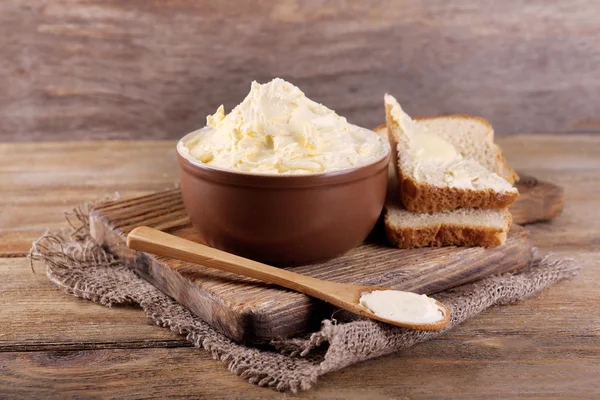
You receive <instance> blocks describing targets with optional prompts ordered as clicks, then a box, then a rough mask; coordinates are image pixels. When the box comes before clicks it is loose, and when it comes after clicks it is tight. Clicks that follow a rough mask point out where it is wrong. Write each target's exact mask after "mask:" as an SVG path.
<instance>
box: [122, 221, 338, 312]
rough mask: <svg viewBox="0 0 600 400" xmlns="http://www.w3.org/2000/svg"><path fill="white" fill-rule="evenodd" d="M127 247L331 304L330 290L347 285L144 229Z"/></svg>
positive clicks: (137, 231) (129, 238)
mask: <svg viewBox="0 0 600 400" xmlns="http://www.w3.org/2000/svg"><path fill="white" fill-rule="evenodd" d="M127 247H129V248H132V249H134V250H140V251H144V252H147V253H152V254H156V255H159V256H164V257H169V258H174V259H177V260H182V261H189V262H192V263H195V264H201V265H205V266H207V267H211V268H215V269H219V270H222V271H227V272H233V273H236V274H239V275H244V276H248V277H250V278H255V279H258V280H261V281H263V282H268V283H274V284H276V285H279V286H283V287H286V288H288V289H292V290H295V291H297V292H301V293H305V294H307V295H309V296H312V297H316V298H319V299H321V300H325V301H331V299H330V296H329V293H331V292H332V291H334V292H337V291H338V290H344V289H345V288H346V286H348V285H344V284H340V283H336V282H330V281H323V280H320V279H316V278H311V277H310V276H306V275H301V274H297V273H294V272H291V271H287V270H285V269H281V268H275V267H272V266H270V265H266V264H262V263H259V262H257V261H253V260H249V259H247V258H244V257H240V256H236V255H234V254H231V253H227V252H225V251H222V250H218V249H214V248H212V247H208V246H205V245H203V244H200V243H196V242H192V241H190V240H187V239H183V238H180V237H177V236H174V235H170V234H168V233H164V232H161V231H159V230H157V229H153V228H150V227H147V226H141V227H138V228H135V229H134V230H132V231H131V232H130V233H129V235H127ZM336 289H337V290H336Z"/></svg>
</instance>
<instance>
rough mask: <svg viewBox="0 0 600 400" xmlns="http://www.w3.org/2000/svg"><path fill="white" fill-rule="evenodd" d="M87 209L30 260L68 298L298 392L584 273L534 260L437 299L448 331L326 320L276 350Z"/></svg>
mask: <svg viewBox="0 0 600 400" xmlns="http://www.w3.org/2000/svg"><path fill="white" fill-rule="evenodd" d="M89 207H90V205H83V206H80V207H77V208H76V209H75V210H74V212H73V213H71V214H67V221H68V222H69V225H70V227H69V228H68V229H65V230H63V231H60V232H47V233H46V234H44V235H43V236H42V237H40V238H39V239H38V240H37V241H35V242H34V243H33V247H32V249H31V251H30V256H31V259H32V260H41V261H42V262H43V263H44V264H45V266H46V275H47V276H48V278H49V279H50V280H51V281H52V282H54V283H55V284H56V285H58V286H60V287H61V288H63V289H64V290H65V291H66V292H67V293H71V294H72V295H74V296H76V297H80V298H83V299H87V300H91V301H93V302H96V303H99V304H102V305H105V306H112V305H117V304H137V305H139V306H140V307H141V308H142V309H143V310H144V312H145V313H146V316H147V317H148V318H149V319H150V320H152V321H153V322H154V323H155V324H157V325H159V326H163V327H168V328H170V329H171V330H172V331H174V332H177V333H178V334H181V335H186V338H187V340H188V341H190V342H191V343H192V344H193V345H194V346H196V347H201V348H204V349H205V350H208V351H210V352H211V353H212V356H213V357H214V358H215V359H218V360H220V361H222V362H224V363H226V364H227V367H228V368H229V369H230V370H231V371H232V372H233V373H235V374H236V375H239V376H241V377H243V378H246V379H248V380H249V381H250V382H252V383H255V384H257V385H260V386H269V387H273V388H276V389H277V390H279V391H292V392H294V393H296V392H298V391H299V390H308V389H310V388H311V387H312V385H313V384H314V383H315V382H316V381H317V378H318V377H319V376H321V375H323V374H325V373H328V372H332V371H337V370H339V369H341V368H344V367H346V366H348V365H351V364H355V363H358V362H360V361H364V360H368V359H371V358H375V357H379V356H383V355H386V354H390V353H394V352H398V351H400V350H403V349H406V348H409V347H411V346H413V345H415V344H417V343H420V342H423V341H425V340H429V339H432V338H435V337H437V336H439V335H441V334H443V333H444V332H446V331H448V330H449V329H452V327H454V326H456V325H457V324H459V323H461V322H463V321H465V320H466V319H468V318H470V317H473V316H475V315H477V314H479V313H481V312H482V311H484V310H486V309H487V308H489V307H491V306H495V305H504V304H509V303H513V302H516V301H519V300H521V299H523V298H525V297H528V296H531V295H532V294H534V293H536V292H538V291H540V290H542V289H544V288H546V287H548V286H550V285H552V284H553V283H555V282H557V281H559V280H562V279H565V278H570V277H572V276H574V275H576V274H577V271H578V269H579V268H580V266H579V264H578V263H577V262H576V261H575V260H573V259H562V258H558V257H556V256H553V255H548V256H546V257H544V258H540V257H539V256H538V255H537V254H534V255H533V256H534V257H533V261H532V262H531V263H530V264H529V265H528V266H527V267H525V268H524V269H522V270H520V271H519V272H518V273H507V274H502V275H499V276H492V277H489V278H486V279H483V280H481V281H479V282H475V283H471V284H467V285H463V286H461V287H458V288H456V289H452V290H449V291H445V292H442V293H439V294H438V295H437V296H436V297H437V298H438V299H439V300H441V301H442V302H444V303H445V304H446V305H448V306H449V307H450V309H451V310H452V319H451V321H450V323H449V324H448V326H447V327H446V328H445V329H443V330H442V331H437V332H424V331H413V330H408V329H403V328H397V327H392V326H389V325H386V324H381V323H378V322H375V321H372V320H368V319H358V320H354V321H351V322H347V323H340V324H337V323H335V321H333V320H324V321H323V323H322V327H321V329H320V330H319V331H318V332H315V333H313V334H311V335H307V336H306V337H301V338H287V339H280V340H274V341H272V342H271V348H272V350H259V349H255V348H251V347H247V346H244V345H240V344H238V343H235V342H234V341H232V340H230V339H229V338H227V337H225V336H224V335H222V334H221V333H219V332H217V331H215V330H214V329H213V328H212V327H211V326H209V325H208V324H206V323H205V322H204V321H202V320H201V319H200V318H198V317H196V316H194V315H192V314H191V313H190V312H189V311H188V310H187V309H186V308H185V307H183V306H181V305H180V304H178V303H176V302H175V301H174V300H172V299H171V298H170V297H168V296H166V295H165V294H163V293H162V292H160V291H159V290H158V289H156V288H155V287H154V286H152V285H151V284H149V283H148V282H146V281H145V280H143V279H142V278H140V277H138V276H137V275H135V273H133V272H132V271H131V270H130V269H128V268H127V267H125V266H124V265H123V264H121V263H120V262H119V260H118V259H117V258H116V257H115V256H113V255H112V254H111V253H109V252H107V251H106V250H105V249H104V248H102V247H101V246H100V245H98V243H96V242H95V241H94V239H93V238H92V237H91V236H90V233H89V225H88V224H89V223H88V211H89ZM322 344H328V347H326V348H324V347H322V346H321V345H322Z"/></svg>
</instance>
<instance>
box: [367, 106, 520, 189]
mask: <svg viewBox="0 0 600 400" xmlns="http://www.w3.org/2000/svg"><path fill="white" fill-rule="evenodd" d="M414 120H415V121H416V122H417V124H418V125H422V126H425V127H426V128H427V129H429V130H431V131H434V132H438V134H439V135H440V136H442V137H443V138H444V139H446V140H447V141H449V142H450V143H452V145H453V146H454V147H455V148H456V150H458V152H459V153H460V154H461V155H462V156H463V157H466V158H472V159H474V160H477V161H478V162H479V163H480V164H481V165H483V166H484V167H485V168H487V169H488V170H489V171H492V172H495V173H496V174H498V175H500V176H501V177H503V178H504V179H506V180H507V181H508V183H510V184H515V182H518V181H519V176H518V175H517V173H516V172H515V170H514V169H512V167H511V166H510V165H509V164H508V161H506V158H504V154H503V153H502V149H500V147H499V146H498V145H497V144H496V143H494V130H493V129H492V126H491V125H490V123H489V122H488V121H487V120H485V119H483V118H480V117H473V116H471V115H464V114H454V115H444V116H440V117H417V118H414ZM374 131H375V132H376V133H378V134H379V135H381V136H382V137H383V138H386V139H388V133H387V126H386V125H385V124H383V125H379V126H378V127H377V128H375V129H374ZM461 132H462V133H461ZM459 133H460V134H459Z"/></svg>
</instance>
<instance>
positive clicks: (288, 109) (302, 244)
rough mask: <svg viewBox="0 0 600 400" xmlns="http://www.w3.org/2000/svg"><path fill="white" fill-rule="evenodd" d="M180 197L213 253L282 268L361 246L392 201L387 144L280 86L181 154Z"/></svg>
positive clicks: (265, 88)
mask: <svg viewBox="0 0 600 400" xmlns="http://www.w3.org/2000/svg"><path fill="white" fill-rule="evenodd" d="M177 153H178V158H179V165H180V174H181V191H182V195H183V201H184V204H185V208H186V210H187V213H188V215H189V217H190V219H191V222H192V224H193V225H194V227H195V229H196V230H197V231H198V232H199V233H200V235H201V237H202V239H203V240H204V241H205V242H206V243H207V244H208V245H210V246H212V247H215V248H218V249H221V250H225V251H227V252H230V253H234V254H238V255H241V256H244V257H248V258H251V259H254V260H259V261H263V262H267V263H270V264H275V265H290V264H303V263H308V262H313V261H319V260H325V259H330V258H333V257H335V256H337V255H339V254H342V253H344V252H346V251H348V250H350V249H351V248H353V247H355V246H357V245H359V244H360V243H361V242H362V241H363V240H364V239H365V238H366V237H367V235H368V234H369V232H370V231H371V229H372V228H373V226H374V225H375V223H376V222H377V220H378V218H379V216H380V214H381V210H382V208H383V205H384V202H385V196H386V186H387V179H388V176H387V171H388V162H389V159H390V146H389V144H388V142H387V141H386V140H385V139H384V138H382V137H381V136H380V135H378V134H376V133H375V132H373V131H371V130H368V129H365V128H361V127H358V126H356V125H352V124H350V123H348V122H347V121H346V119H345V118H343V117H341V116H339V115H337V114H336V113H335V112H334V111H333V110H330V109H328V108H327V107H325V106H323V105H322V104H319V103H317V102H314V101H312V100H310V99H309V98H307V97H306V96H305V94H304V93H303V92H302V91H301V90H300V89H299V88H297V87H296V86H294V85H292V84H291V83H288V82H286V81H284V80H282V79H274V80H273V81H271V82H269V83H266V84H259V83H256V82H253V83H252V86H251V90H250V93H249V94H248V96H247V97H246V98H245V99H244V100H243V101H242V102H241V103H240V104H239V105H238V106H236V107H235V108H234V109H233V110H231V112H230V113H229V114H225V112H224V109H223V106H221V107H219V109H218V110H217V112H216V113H215V114H214V115H210V116H208V117H207V126H206V127H204V128H202V129H199V130H197V131H195V132H192V133H190V134H188V135H186V136H185V137H183V138H182V139H181V140H180V141H179V142H178V144H177Z"/></svg>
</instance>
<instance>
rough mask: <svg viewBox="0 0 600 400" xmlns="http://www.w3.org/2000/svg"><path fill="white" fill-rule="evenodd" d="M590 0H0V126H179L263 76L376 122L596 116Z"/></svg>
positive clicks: (357, 119)
mask: <svg viewBox="0 0 600 400" xmlns="http://www.w3.org/2000/svg"><path fill="white" fill-rule="evenodd" d="M599 12H600V2H598V1H596V0H572V1H569V2H565V1H561V0H510V1H500V2H491V1H486V2H477V1H470V2H468V1H446V0H429V1H420V0H383V1H381V0H367V1H352V2H343V1H328V2H318V3H316V2H314V1H310V0H280V1H277V2H275V3H273V2H256V1H250V2H243V1H242V2H236V3H235V6H232V5H231V4H229V3H228V2H219V1H215V0H205V1H197V0H164V1H147V0H126V1H124V0H86V1H82V0H52V1H44V2H42V1H36V0H3V1H2V2H0V87H2V94H1V95H0V140H9V141H28V140H90V139H125V138H126V139H158V138H172V139H175V138H179V137H181V136H183V134H185V133H187V132H190V131H192V130H193V129H196V128H198V127H200V126H203V125H204V123H205V117H206V115H208V114H209V113H213V112H214V111H215V110H216V108H217V107H218V106H219V105H220V104H225V107H226V109H231V107H233V106H235V105H236V104H238V103H239V102H240V101H241V100H242V99H243V97H244V96H245V95H246V94H247V92H248V90H249V85H250V82H251V81H252V80H255V79H256V80H258V81H263V82H264V81H266V80H268V79H270V78H273V77H275V76H281V77H283V78H286V79H289V80H290V81H292V82H294V83H295V84H297V85H299V86H300V88H302V89H303V90H304V91H305V92H306V93H307V95H308V96H310V97H311V98H314V99H315V100H316V101H319V102H321V103H323V104H325V105H327V106H329V107H331V108H333V109H335V110H337V111H338V112H339V113H340V114H341V115H344V116H346V117H347V118H348V119H349V120H350V121H351V122H354V123H357V124H360V125H363V126H375V125H377V124H379V123H381V121H382V120H383V101H382V96H383V94H384V93H385V92H390V93H393V94H394V95H396V96H397V97H398V99H399V100H400V102H401V103H402V104H403V105H405V106H406V110H407V111H408V112H409V114H410V115H440V114H448V113H468V114H473V115H481V116H483V117H485V118H487V119H489V120H490V121H491V122H492V123H493V125H494V127H495V129H496V131H497V132H498V133H499V134H505V133H518V132H548V133H550V132H574V131H579V132H584V131H594V132H598V131H600V113H599V109H598V107H597V105H598V93H600V81H599V80H598V79H597V72H598V71H597V65H599V64H600V46H598V43H600V30H598V29H597V28H598V13H599Z"/></svg>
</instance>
